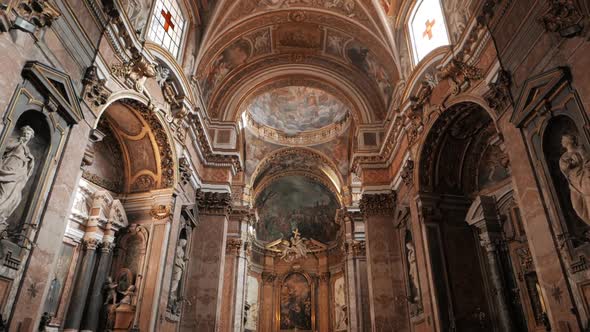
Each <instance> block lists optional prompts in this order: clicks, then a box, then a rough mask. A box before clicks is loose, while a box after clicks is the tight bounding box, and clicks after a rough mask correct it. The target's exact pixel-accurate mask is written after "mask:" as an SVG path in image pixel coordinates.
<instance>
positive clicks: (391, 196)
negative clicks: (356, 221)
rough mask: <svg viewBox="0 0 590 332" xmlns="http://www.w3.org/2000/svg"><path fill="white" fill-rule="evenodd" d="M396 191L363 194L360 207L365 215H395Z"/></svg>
mask: <svg viewBox="0 0 590 332" xmlns="http://www.w3.org/2000/svg"><path fill="white" fill-rule="evenodd" d="M395 201H396V193H395V192H394V191H392V192H391V193H384V194H363V197H362V198H361V201H360V204H359V207H360V209H361V212H362V213H363V215H364V216H365V217H369V216H383V215H393V214H394V211H395Z"/></svg>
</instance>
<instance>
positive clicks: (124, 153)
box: [83, 98, 175, 194]
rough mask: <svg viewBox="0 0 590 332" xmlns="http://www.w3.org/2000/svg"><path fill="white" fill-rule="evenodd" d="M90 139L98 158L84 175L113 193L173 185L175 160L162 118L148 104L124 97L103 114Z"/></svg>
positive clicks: (86, 169) (87, 168)
mask: <svg viewBox="0 0 590 332" xmlns="http://www.w3.org/2000/svg"><path fill="white" fill-rule="evenodd" d="M93 136H94V137H91V139H90V143H89V144H90V146H91V149H92V150H93V152H94V160H93V162H92V163H90V164H89V165H87V166H86V167H85V169H84V173H83V177H84V178H85V179H86V180H88V181H90V182H92V183H94V184H96V185H98V186H100V187H102V188H105V189H107V190H109V191H111V192H115V193H119V194H121V193H139V192H146V191H150V190H157V189H165V188H170V187H172V186H173V185H174V183H175V161H174V156H173V149H172V145H171V144H170V139H169V137H168V134H167V132H166V130H165V127H164V126H163V125H162V123H161V121H160V119H159V118H158V116H157V115H156V114H155V112H154V111H152V110H150V109H149V108H148V106H146V105H145V104H143V103H141V102H139V101H136V100H133V99H128V98H126V99H120V100H117V101H115V102H113V103H112V104H111V105H109V106H108V107H107V108H106V109H105V111H104V112H103V113H102V115H101V118H100V120H99V121H98V123H97V128H96V130H95V131H94V133H93Z"/></svg>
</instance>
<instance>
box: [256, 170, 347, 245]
mask: <svg viewBox="0 0 590 332" xmlns="http://www.w3.org/2000/svg"><path fill="white" fill-rule="evenodd" d="M255 206H256V208H257V209H258V216H259V221H258V223H257V224H256V236H257V238H258V239H259V240H261V241H265V242H268V241H274V240H277V239H279V238H285V239H286V238H288V237H289V236H291V233H292V231H293V230H295V229H296V228H297V229H299V231H300V232H301V236H302V237H304V238H307V239H314V240H317V241H320V242H323V243H329V242H332V241H334V240H336V236H337V234H338V230H339V228H340V226H339V225H338V224H336V222H335V217H336V211H337V210H338V208H339V204H338V201H337V200H336V198H335V196H334V195H333V194H332V192H331V191H330V190H328V189H327V188H326V187H325V186H324V185H322V184H320V183H318V182H315V181H312V180H310V179H309V178H307V177H304V176H288V177H282V178H280V179H278V180H276V181H274V182H273V183H271V184H270V185H268V186H267V187H266V188H264V190H263V191H262V192H261V193H260V194H259V195H258V196H257V199H256V202H255Z"/></svg>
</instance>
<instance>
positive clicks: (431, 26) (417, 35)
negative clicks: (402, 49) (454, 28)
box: [408, 0, 449, 63]
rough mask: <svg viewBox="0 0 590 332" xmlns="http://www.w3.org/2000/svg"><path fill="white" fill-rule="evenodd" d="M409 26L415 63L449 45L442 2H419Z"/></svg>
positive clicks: (430, 0)
mask: <svg viewBox="0 0 590 332" xmlns="http://www.w3.org/2000/svg"><path fill="white" fill-rule="evenodd" d="M408 25H409V27H408V28H409V30H410V38H411V41H412V51H413V53H414V61H415V63H418V62H420V61H421V60H422V59H424V57H425V56H426V55H428V53H430V52H432V51H433V50H434V49H435V48H437V47H440V46H444V45H448V44H449V34H448V32H447V27H446V24H445V18H444V15H443V11H442V7H441V5H440V0H418V1H417V2H416V6H415V7H414V10H413V11H412V15H411V16H410V20H409V23H408Z"/></svg>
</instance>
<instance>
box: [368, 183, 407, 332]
mask: <svg viewBox="0 0 590 332" xmlns="http://www.w3.org/2000/svg"><path fill="white" fill-rule="evenodd" d="M395 203H396V200H395V195H394V193H379V194H366V193H365V194H363V197H362V199H361V202H360V208H361V212H362V213H363V216H364V219H365V233H366V239H367V240H366V241H367V261H368V274H369V303H370V308H371V326H372V331H397V332H405V331H410V326H409V318H408V317H409V315H408V306H407V296H408V294H407V293H406V283H405V275H404V273H405V272H404V271H405V269H404V262H403V260H404V255H403V250H402V248H403V239H401V238H400V235H399V232H398V230H397V228H396V227H395V226H394V223H393V216H394V211H395Z"/></svg>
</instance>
